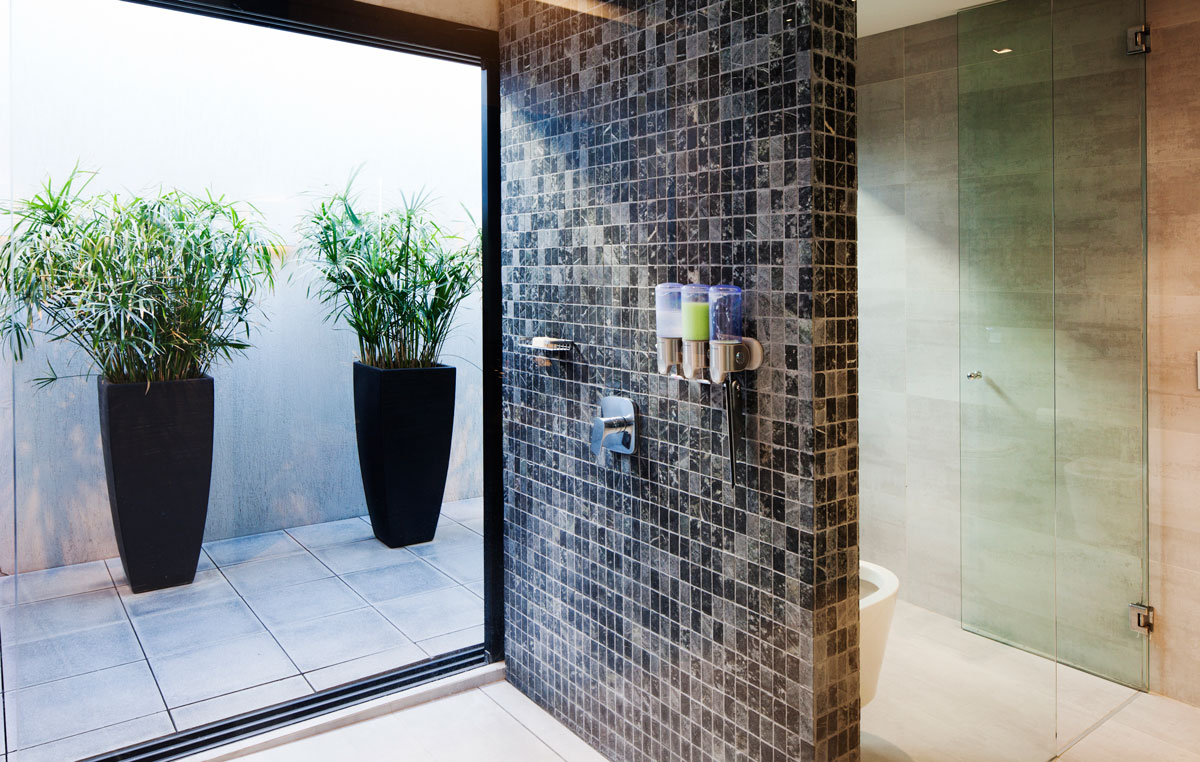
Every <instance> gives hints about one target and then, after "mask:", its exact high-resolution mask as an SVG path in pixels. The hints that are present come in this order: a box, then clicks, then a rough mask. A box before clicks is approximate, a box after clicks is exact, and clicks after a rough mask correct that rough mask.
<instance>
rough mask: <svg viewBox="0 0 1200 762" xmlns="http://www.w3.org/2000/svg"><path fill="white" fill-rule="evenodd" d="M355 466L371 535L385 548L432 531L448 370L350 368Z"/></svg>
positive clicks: (448, 421)
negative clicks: (355, 445)
mask: <svg viewBox="0 0 1200 762" xmlns="http://www.w3.org/2000/svg"><path fill="white" fill-rule="evenodd" d="M354 426H355V430H356V431H357V433H358V465H359V468H361V469H362V479H363V492H364V493H365V494H366V498H367V510H368V511H369V512H370V514H371V526H372V528H374V530H375V536H376V537H377V538H379V541H380V542H382V543H384V544H385V545H387V546H388V547H389V548H399V547H403V546H405V545H414V544H416V543H419V542H429V541H430V540H432V539H433V535H434V533H435V532H436V531H437V523H438V517H439V516H440V515H441V513H442V496H443V495H444V494H445V492H446V472H447V471H448V470H449V468H450V439H451V436H452V434H453V433H454V368H452V367H449V366H446V365H438V366H436V367H433V368H400V369H396V370H380V369H379V368H373V367H371V366H370V365H363V364H362V363H360V362H356V363H354Z"/></svg>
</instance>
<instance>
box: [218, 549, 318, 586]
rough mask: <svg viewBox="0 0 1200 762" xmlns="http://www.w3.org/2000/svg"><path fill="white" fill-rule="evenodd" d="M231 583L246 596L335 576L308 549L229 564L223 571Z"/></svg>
mask: <svg viewBox="0 0 1200 762" xmlns="http://www.w3.org/2000/svg"><path fill="white" fill-rule="evenodd" d="M221 571H222V572H224V574H225V578H226V579H228V580H229V583H230V584H231V585H233V587H234V588H235V589H236V590H237V591H238V592H239V593H241V594H242V595H250V594H252V593H256V592H259V591H262V590H270V589H272V588H278V587H287V586H289V585H299V584H301V583H303V582H312V581H313V580H315V579H323V578H325V577H332V576H333V572H331V571H329V569H328V568H326V566H325V565H324V564H322V563H321V562H320V561H318V560H317V559H315V558H313V557H312V555H311V554H310V553H309V552H308V551H306V550H305V551H302V552H300V553H293V554H292V555H290V556H277V557H275V558H268V559H266V560H264V561H251V562H250V563H248V564H238V565H237V566H226V567H224V568H223V569H222V570H221Z"/></svg>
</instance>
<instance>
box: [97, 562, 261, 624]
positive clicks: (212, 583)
mask: <svg viewBox="0 0 1200 762" xmlns="http://www.w3.org/2000/svg"><path fill="white" fill-rule="evenodd" d="M117 592H119V593H120V594H121V600H122V601H123V602H124V603H125V608H126V609H127V610H128V611H129V616H130V617H132V618H134V619H138V618H140V617H146V616H154V615H155V614H162V613H165V612H169V611H181V610H186V609H191V608H196V607H198V606H205V605H208V604H211V603H220V602H223V601H231V600H236V599H237V598H238V594H237V591H236V590H234V589H233V586H232V585H230V584H229V581H228V580H226V579H225V575H223V574H222V573H221V572H219V571H217V570H216V569H208V570H206V571H202V572H197V573H196V579H195V581H194V582H192V584H190V585H180V586H179V587H169V588H167V589H165V590H154V591H152V592H149V593H135V592H133V591H132V590H130V589H129V586H128V585H122V586H121V587H118V588H117Z"/></svg>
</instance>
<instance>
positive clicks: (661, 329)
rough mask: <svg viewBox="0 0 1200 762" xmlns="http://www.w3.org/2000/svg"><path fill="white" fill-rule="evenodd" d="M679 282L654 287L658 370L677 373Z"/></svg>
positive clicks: (679, 355)
mask: <svg viewBox="0 0 1200 762" xmlns="http://www.w3.org/2000/svg"><path fill="white" fill-rule="evenodd" d="M682 295H683V286H682V285H680V284H679V283H659V284H658V285H657V286H655V287H654V331H655V333H656V334H658V372H659V373H662V374H664V375H665V374H667V373H679V372H681V371H680V369H679V366H680V365H681V364H682V363H683V314H682V307H681V305H680V297H682Z"/></svg>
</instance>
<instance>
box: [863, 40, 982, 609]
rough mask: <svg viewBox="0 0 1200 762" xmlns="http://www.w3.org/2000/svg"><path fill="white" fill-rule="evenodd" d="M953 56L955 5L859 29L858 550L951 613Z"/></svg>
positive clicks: (917, 596)
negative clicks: (910, 21)
mask: <svg viewBox="0 0 1200 762" xmlns="http://www.w3.org/2000/svg"><path fill="white" fill-rule="evenodd" d="M957 65H958V42H957V26H956V20H955V19H954V18H953V17H950V18H945V19H940V20H938V21H931V22H928V23H925V24H918V25H916V26H911V27H907V28H905V29H900V30H896V31H893V32H885V33H883V34H878V35H872V36H870V37H865V38H863V39H862V40H860V41H859V69H858V76H859V90H858V99H859V100H858V102H859V188H860V190H859V209H858V229H859V290H860V299H861V302H860V305H859V315H860V317H859V325H860V328H859V352H860V371H859V385H860V389H861V393H860V395H859V412H860V415H859V420H860V424H859V427H860V431H859V435H860V478H861V497H860V517H861V521H860V525H859V526H860V542H861V547H862V555H863V558H864V559H866V560H868V561H874V562H876V563H879V564H882V565H883V566H886V567H888V568H889V569H891V570H893V571H894V572H896V574H897V575H899V577H900V580H901V587H900V590H901V596H902V597H904V598H905V599H906V600H909V601H912V602H913V603H916V604H918V605H920V606H924V607H926V608H929V609H932V610H934V611H937V612H938V613H941V614H944V615H946V616H951V617H956V618H957V617H958V615H959V550H958V549H959V510H958V485H959V478H958V461H959V457H958V439H959V437H958V376H959V373H958V106H957V98H958V84H957V77H956V67H957Z"/></svg>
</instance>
